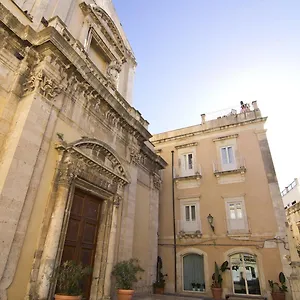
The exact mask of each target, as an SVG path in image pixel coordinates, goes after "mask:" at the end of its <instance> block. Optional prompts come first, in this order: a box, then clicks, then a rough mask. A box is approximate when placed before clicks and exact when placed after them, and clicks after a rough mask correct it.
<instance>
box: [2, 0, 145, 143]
mask: <svg viewBox="0 0 300 300" xmlns="http://www.w3.org/2000/svg"><path fill="white" fill-rule="evenodd" d="M82 5H83V6H87V5H86V4H85V3H82ZM90 9H91V8H90ZM107 17H108V18H110V17H109V16H107ZM0 19H1V20H3V27H4V30H5V31H7V28H8V30H10V32H12V35H10V39H9V43H10V44H11V43H12V42H13V43H15V44H17V45H19V46H18V48H20V49H25V47H26V46H28V47H30V49H31V50H32V49H35V47H36V46H41V45H43V47H39V51H41V52H43V51H45V52H47V56H49V53H51V52H52V58H51V59H52V60H53V57H56V58H57V61H59V60H63V61H65V63H64V64H65V66H64V67H63V68H62V70H65V71H66V72H65V74H60V73H59V70H57V69H56V67H55V68H54V69H53V68H52V62H48V63H43V64H41V63H39V65H38V68H37V64H36V62H37V61H38V60H37V59H36V60H35V62H34V61H33V65H35V67H32V68H31V70H30V73H29V74H28V77H29V78H27V79H26V78H25V80H26V82H25V85H24V88H25V94H27V93H29V92H30V90H32V89H33V90H34V88H38V90H40V84H42V83H43V85H44V87H43V89H44V90H42V91H41V92H42V93H43V94H44V95H46V97H48V98H49V99H50V100H51V101H54V99H55V98H54V97H55V96H57V95H58V93H61V92H62V91H63V92H65V93H66V94H69V96H70V98H71V99H73V98H74V97H75V98H76V97H82V94H81V95H80V92H79V89H81V92H83V91H82V89H83V87H84V86H85V85H88V86H90V87H89V89H87V90H86V91H85V92H84V95H85V96H88V98H85V99H84V100H85V102H86V103H85V105H86V107H87V108H89V109H90V108H91V109H92V110H93V109H94V108H96V109H95V115H96V114H97V111H98V110H99V107H100V105H101V106H104V107H107V109H106V110H113V111H114V114H115V115H116V116H117V118H118V119H119V121H118V124H120V126H122V129H124V130H125V131H127V132H128V133H130V134H134V135H135V136H136V137H138V139H139V140H140V141H141V142H143V141H145V140H148V139H149V138H150V137H151V135H150V133H149V132H148V130H147V125H148V123H147V121H146V120H144V119H143V118H142V117H141V115H140V114H139V113H138V111H137V110H135V109H134V108H133V107H131V105H130V104H129V103H128V102H127V101H126V100H125V99H124V98H123V97H122V95H121V94H120V93H119V92H118V91H117V90H116V88H115V86H114V85H113V84H112V82H111V81H110V80H108V79H107V78H105V76H103V74H101V72H100V71H99V70H98V69H97V68H96V67H95V65H94V64H93V63H92V62H91V61H90V60H89V59H88V57H87V54H86V52H85V50H84V48H83V46H82V45H81V44H80V43H79V42H78V41H77V40H76V39H74V38H73V37H72V35H71V34H70V33H69V31H68V30H67V28H66V25H65V24H64V23H63V22H62V21H61V20H60V19H59V18H58V17H54V18H53V19H50V20H49V21H48V22H49V25H48V27H47V28H46V29H44V30H42V31H40V32H39V33H37V32H36V31H34V30H33V29H32V28H28V27H25V26H24V25H23V24H21V23H20V22H19V21H18V20H17V19H16V18H15V17H14V16H13V15H12V14H11V12H9V11H8V10H7V9H6V8H5V7H4V6H3V5H2V4H0ZM107 20H108V19H107ZM101 21H103V20H101ZM111 22H112V20H111ZM104 25H105V26H103V28H102V27H101V28H102V29H103V30H108V28H109V26H112V28H113V26H115V25H114V24H113V22H112V24H110V25H109V26H108V25H107V24H106V23H105V24H104ZM111 30H112V29H111ZM116 30H117V29H116ZM113 31H114V32H115V33H116V31H115V30H113ZM107 33H109V34H110V35H113V34H114V33H113V32H112V31H110V30H108V31H107ZM14 34H15V35H14ZM11 37H12V38H11ZM120 38H121V37H120ZM111 41H112V42H113V44H112V45H111V48H112V49H114V48H115V47H116V45H117V42H116V41H115V39H114V38H113V39H112V38H111ZM122 42H123V41H122ZM3 44H5V41H4V42H3ZM6 47H7V46H6ZM117 48H118V47H117ZM127 52H128V50H127V49H125V48H124V51H123V52H122V53H120V57H118V58H116V59H117V60H118V61H122V62H123V61H124V59H123V58H122V57H125V56H124V53H127ZM12 53H15V51H12ZM121 54H122V55H121ZM40 57H42V55H41V56H40ZM41 60H42V58H41ZM42 66H43V67H42ZM40 70H43V76H46V78H43V77H42V78H41V74H39V71H40ZM49 70H50V72H48V71H49ZM52 71H53V72H54V73H57V74H54V73H53V72H52ZM38 75H39V77H37V76H38ZM61 75H62V78H61V77H60V76H61ZM41 79H43V80H41ZM48 80H51V81H48ZM54 85H56V87H58V88H59V89H62V91H60V90H59V89H56V88H55V89H54ZM106 110H105V111H106Z"/></svg>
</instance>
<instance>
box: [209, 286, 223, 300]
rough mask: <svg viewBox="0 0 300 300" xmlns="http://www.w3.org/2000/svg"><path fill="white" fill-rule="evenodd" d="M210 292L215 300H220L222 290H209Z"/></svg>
mask: <svg viewBox="0 0 300 300" xmlns="http://www.w3.org/2000/svg"><path fill="white" fill-rule="evenodd" d="M211 292H212V294H213V298H214V299H215V300H222V292H223V289H222V288H211Z"/></svg>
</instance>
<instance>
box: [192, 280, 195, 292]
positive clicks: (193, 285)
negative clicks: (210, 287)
mask: <svg viewBox="0 0 300 300" xmlns="http://www.w3.org/2000/svg"><path fill="white" fill-rule="evenodd" d="M191 285H192V289H193V291H196V283H195V282H192V283H191Z"/></svg>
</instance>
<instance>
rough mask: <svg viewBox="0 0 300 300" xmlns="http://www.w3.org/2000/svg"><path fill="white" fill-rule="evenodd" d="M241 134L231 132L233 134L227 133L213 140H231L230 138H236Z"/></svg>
mask: <svg viewBox="0 0 300 300" xmlns="http://www.w3.org/2000/svg"><path fill="white" fill-rule="evenodd" d="M238 136H239V135H238V134H231V135H226V136H221V137H218V138H216V139H213V142H219V141H223V140H229V139H236V138H237V137H238Z"/></svg>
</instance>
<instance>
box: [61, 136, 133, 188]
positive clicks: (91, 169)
mask: <svg viewBox="0 0 300 300" xmlns="http://www.w3.org/2000/svg"><path fill="white" fill-rule="evenodd" d="M57 149H59V150H60V151H62V152H63V153H64V158H63V161H62V163H61V166H60V167H59V171H58V178H57V183H60V184H70V183H71V182H72V180H73V179H75V178H77V177H82V176H83V175H85V176H84V177H88V178H89V179H90V181H91V182H94V183H95V184H97V186H100V187H101V188H103V189H105V190H108V191H110V192H112V193H116V191H117V189H118V187H119V186H120V185H121V186H123V185H125V184H127V183H128V182H129V181H128V179H127V174H126V171H125V170H124V168H123V166H122V165H121V163H120V161H119V159H118V158H117V157H116V155H115V154H114V153H113V150H112V149H110V147H109V146H108V145H104V143H102V142H100V141H97V140H95V139H82V140H80V141H77V142H75V143H72V144H69V145H64V144H60V145H58V146H57Z"/></svg>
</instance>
